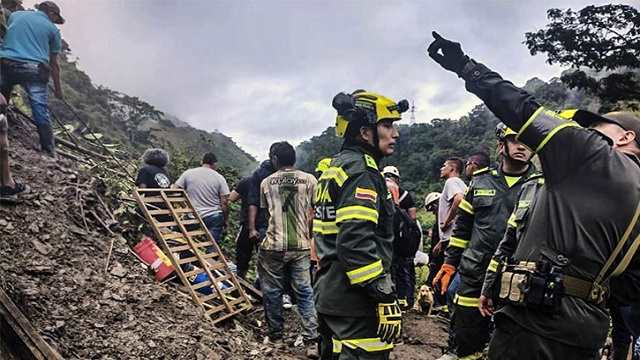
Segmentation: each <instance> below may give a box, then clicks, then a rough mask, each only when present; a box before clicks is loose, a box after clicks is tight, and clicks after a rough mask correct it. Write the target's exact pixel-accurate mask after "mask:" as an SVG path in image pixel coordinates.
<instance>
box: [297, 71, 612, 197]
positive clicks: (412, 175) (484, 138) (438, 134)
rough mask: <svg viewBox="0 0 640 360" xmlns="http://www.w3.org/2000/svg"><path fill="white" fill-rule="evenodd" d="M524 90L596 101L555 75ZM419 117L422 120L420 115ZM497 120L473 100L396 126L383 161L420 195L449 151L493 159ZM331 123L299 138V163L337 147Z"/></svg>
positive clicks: (560, 99) (556, 104)
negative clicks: (462, 109) (460, 108)
mask: <svg viewBox="0 0 640 360" xmlns="http://www.w3.org/2000/svg"><path fill="white" fill-rule="evenodd" d="M525 89H527V90H528V91H529V92H531V93H533V94H534V95H535V97H536V98H537V99H538V100H539V101H540V102H542V103H543V104H544V105H546V106H548V107H549V108H552V109H568V108H582V109H590V110H594V111H595V110H597V109H598V108H599V106H600V102H599V100H598V99H597V98H594V97H591V96H588V95H586V94H585V93H584V92H583V91H580V90H572V89H569V88H567V86H566V85H564V84H563V83H562V82H561V81H560V79H558V78H554V79H552V80H551V81H549V82H544V81H542V80H540V79H538V78H533V79H531V80H529V81H528V82H527V83H526V85H525ZM423 121H424V120H423ZM497 123H498V119H497V118H496V117H495V116H494V115H493V113H491V111H489V110H488V109H487V108H486V107H485V106H484V105H478V106H476V107H475V108H473V109H472V110H471V112H469V114H467V115H466V116H463V117H461V118H459V119H432V120H430V121H427V122H422V123H418V124H414V125H410V126H409V125H400V139H399V141H398V143H397V145H396V153H395V154H394V155H393V156H391V157H390V158H388V159H385V164H393V165H395V166H398V168H399V169H400V172H401V174H402V181H403V186H404V187H406V188H407V189H409V190H412V191H414V192H415V193H416V194H417V195H418V196H420V198H421V197H423V196H424V195H425V194H426V193H427V192H429V191H432V190H438V189H439V188H440V181H439V169H440V167H441V166H442V163H443V161H444V160H445V159H446V158H448V157H451V156H458V157H463V158H464V157H465V156H467V155H469V154H471V153H472V152H474V151H476V150H480V149H484V150H486V151H488V152H489V153H491V154H492V156H494V158H495V154H494V152H495V128H496V125H497ZM340 144H341V139H339V138H338V137H336V136H335V133H334V128H333V127H330V128H328V129H326V130H325V131H324V132H323V133H322V134H321V135H319V136H315V137H313V138H311V139H309V140H308V141H305V142H303V143H302V144H300V146H299V147H298V153H299V160H298V161H299V162H298V164H299V165H300V167H301V168H302V169H304V170H306V171H312V170H313V169H314V168H315V164H316V163H317V161H318V160H319V159H321V158H322V157H324V156H328V155H331V154H333V153H335V152H336V151H337V150H339V149H340Z"/></svg>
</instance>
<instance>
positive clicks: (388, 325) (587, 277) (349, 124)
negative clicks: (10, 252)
mask: <svg viewBox="0 0 640 360" xmlns="http://www.w3.org/2000/svg"><path fill="white" fill-rule="evenodd" d="M21 6H22V2H21V0H2V9H1V10H2V11H1V13H0V36H2V47H1V49H0V75H1V80H0V92H1V93H2V96H3V97H0V113H2V114H0V181H1V183H0V200H1V201H8V202H15V201H16V200H17V196H18V195H19V194H20V193H22V192H24V191H26V190H27V189H28V187H27V186H26V185H24V184H21V183H18V182H16V181H15V180H14V179H13V178H12V176H11V172H10V168H9V156H8V149H9V147H8V141H7V121H6V117H5V116H4V110H5V108H6V100H5V99H7V98H8V97H9V96H10V94H11V91H12V89H13V87H14V86H15V85H21V86H22V87H23V88H24V89H25V91H26V93H27V95H28V97H29V101H30V104H31V108H32V111H33V117H34V121H35V123H36V126H37V130H38V135H39V139H40V149H41V151H42V152H43V154H44V155H45V156H49V157H55V144H54V136H53V131H52V127H51V121H50V118H49V110H48V82H49V79H50V78H51V79H52V80H53V90H54V94H55V96H56V97H58V98H62V96H63V94H62V88H61V85H60V69H59V65H58V60H57V55H58V54H59V53H60V51H61V38H60V31H59V30H58V29H57V27H56V26H55V24H63V23H64V19H63V17H62V16H61V14H60V8H59V7H58V6H57V5H56V4H55V3H53V2H51V1H44V2H42V3H40V4H38V5H37V6H36V9H35V10H34V11H23V9H22V8H21ZM433 36H434V41H433V42H432V43H431V45H430V46H429V48H428V55H429V57H431V58H432V59H433V60H434V61H435V62H436V63H437V64H439V65H440V66H442V67H443V68H444V69H445V70H448V71H451V72H453V73H455V74H456V75H457V76H458V77H460V78H461V79H462V80H463V81H464V82H465V86H466V88H467V90H468V91H470V92H472V93H474V94H475V95H477V96H478V97H479V98H480V99H482V100H483V101H484V103H485V105H486V106H487V107H488V108H489V109H490V110H491V111H492V112H493V113H494V114H495V115H496V116H497V117H498V118H499V119H500V120H501V121H502V123H500V124H499V126H498V128H497V129H496V144H497V147H496V154H497V159H495V161H492V159H491V157H490V155H489V154H488V153H487V152H486V151H478V152H474V153H472V154H470V155H469V156H468V157H467V158H466V161H463V160H462V159H461V158H457V157H451V158H448V159H446V160H445V161H444V163H443V165H442V168H441V169H440V177H441V179H442V180H444V183H443V187H442V190H441V191H440V192H433V193H429V194H428V195H427V196H426V198H425V199H424V202H423V206H424V210H425V211H426V212H429V213H431V214H432V215H433V218H435V222H434V224H433V227H432V228H431V229H425V230H426V231H425V233H427V234H429V237H430V241H429V243H430V247H429V249H430V257H429V275H428V277H427V279H426V283H427V284H428V285H431V286H433V291H434V297H435V299H434V301H435V303H436V305H437V306H439V307H440V308H441V309H444V312H445V313H448V314H450V322H449V334H448V335H449V340H448V347H447V352H446V353H445V354H443V356H442V357H441V360H445V359H465V360H474V359H480V358H483V357H484V356H488V358H489V359H500V360H503V359H560V358H562V359H580V360H582V359H596V358H598V357H599V356H600V354H601V352H602V349H603V348H604V347H605V340H606V339H607V336H608V334H609V328H610V321H611V322H612V331H611V338H612V340H613V343H612V345H611V346H610V355H609V356H610V357H609V358H610V359H626V358H627V355H628V354H629V351H630V350H629V349H630V347H631V344H632V343H633V342H634V341H635V340H634V339H637V337H638V336H639V332H640V304H639V303H640V258H639V257H638V256H635V255H636V254H635V253H636V250H637V248H638V247H640V160H639V159H638V157H639V156H640V119H638V117H637V116H635V115H634V114H633V113H630V112H613V113H608V114H604V115H599V114H595V113H592V112H588V111H584V110H577V111H576V110H573V111H552V110H550V109H546V108H544V107H543V106H541V105H540V104H539V103H538V102H537V101H536V100H535V98H534V97H533V96H532V95H530V94H528V93H527V92H526V91H524V90H522V89H520V88H517V87H516V86H514V85H513V84H512V83H511V82H509V81H506V80H504V79H503V78H502V77H501V76H500V75H499V74H498V73H496V72H494V71H492V70H490V69H489V68H488V67H486V66H485V65H483V64H481V63H479V62H476V61H475V60H473V59H471V58H470V57H469V56H467V55H466V54H465V53H464V52H463V51H462V47H461V45H460V44H459V43H456V42H453V41H450V40H447V39H444V38H442V37H441V36H440V35H438V34H437V33H435V32H434V33H433ZM332 105H333V108H334V109H335V110H336V111H337V117H336V135H337V136H339V137H340V138H342V139H343V143H342V145H341V147H340V148H336V149H334V151H333V153H331V154H326V156H327V157H326V158H324V159H322V160H321V161H320V162H319V163H318V166H317V168H316V171H315V174H310V173H306V172H304V171H301V170H299V169H297V168H296V167H295V164H296V152H295V149H294V147H293V146H292V145H291V144H289V143H288V142H286V141H282V142H276V143H274V144H272V145H271V147H270V149H269V154H268V157H269V159H268V160H266V161H264V162H262V163H261V164H260V166H259V167H258V168H257V169H256V170H255V171H254V172H253V173H252V174H251V175H249V176H247V177H245V178H243V179H241V180H240V181H239V182H238V184H236V186H235V188H233V189H230V188H229V186H228V184H227V180H226V179H225V178H224V176H223V175H222V174H221V173H220V172H218V160H217V158H216V155H215V154H214V153H211V152H209V153H205V154H203V156H202V160H201V164H200V166H199V167H195V168H192V169H188V170H186V171H185V172H184V173H183V174H182V175H180V177H179V178H178V179H176V180H175V181H174V180H172V179H171V178H170V176H169V174H168V171H167V165H168V164H169V161H170V159H169V155H168V154H167V152H166V151H164V150H162V149H149V150H147V151H146V152H145V153H144V154H143V157H142V158H143V165H142V166H141V167H140V169H139V172H138V176H137V179H136V185H137V186H138V187H141V188H170V187H172V186H173V187H176V188H182V189H184V190H185V191H186V193H187V194H188V195H189V198H190V199H191V201H192V203H193V204H194V207H195V209H196V211H197V213H198V215H199V216H200V217H201V218H202V220H203V222H204V224H205V225H206V227H207V229H208V231H209V232H210V233H211V235H212V237H213V238H214V240H216V241H218V242H220V241H223V239H224V237H225V236H224V234H225V232H226V229H227V224H228V221H229V204H230V203H233V202H240V204H241V205H240V214H239V223H240V229H239V231H238V233H237V236H236V237H235V267H234V271H235V272H236V274H237V276H239V277H241V278H247V275H248V273H249V272H250V270H251V264H252V259H253V258H254V254H256V256H255V262H256V269H257V281H256V285H258V286H259V287H260V288H261V290H262V292H263V305H264V313H265V318H266V324H267V327H268V336H267V337H266V339H265V342H268V343H274V342H279V341H282V339H283V338H284V334H285V330H284V323H285V321H284V316H283V308H286V307H290V305H291V303H295V304H296V309H297V313H298V314H299V319H300V320H299V326H300V327H301V328H302V331H301V333H300V336H299V337H300V343H301V344H304V345H305V346H306V353H307V356H308V357H310V358H318V357H320V358H322V359H342V360H344V359H388V358H389V354H390V352H391V351H392V350H393V347H394V344H395V343H397V342H398V341H400V338H401V333H402V321H403V314H404V313H405V312H406V311H409V309H411V308H412V307H413V305H414V302H415V301H416V300H415V295H416V282H417V280H416V273H415V262H416V259H415V257H416V254H417V253H419V252H421V251H422V250H424V248H425V247H424V245H423V244H424V241H423V240H426V239H423V237H422V234H423V231H422V229H421V225H420V223H419V222H418V220H417V210H418V209H417V206H416V202H415V201H414V199H413V197H412V195H411V194H410V193H409V192H408V191H407V190H406V189H405V188H404V187H403V186H402V181H401V170H402V169H400V168H398V167H397V166H393V165H387V166H385V167H382V166H381V165H382V164H388V159H385V158H386V157H388V156H390V155H392V154H393V153H394V150H395V145H396V141H397V139H398V137H399V133H398V130H397V128H396V126H395V124H394V123H395V122H396V121H399V120H401V114H402V113H403V112H405V111H407V110H408V108H409V105H408V102H407V101H406V100H402V101H399V102H396V101H394V100H392V99H390V98H388V97H385V96H383V95H380V94H377V93H372V92H368V91H365V90H356V91H354V92H351V93H339V94H337V95H336V96H335V97H334V99H333V103H332ZM535 155H537V156H538V159H539V164H540V165H541V166H540V167H539V168H537V167H536V166H535V165H534V163H533V161H532V158H533V157H534V156H535ZM462 177H464V178H466V180H467V183H465V181H464V180H463V178H462ZM420 285H421V284H420Z"/></svg>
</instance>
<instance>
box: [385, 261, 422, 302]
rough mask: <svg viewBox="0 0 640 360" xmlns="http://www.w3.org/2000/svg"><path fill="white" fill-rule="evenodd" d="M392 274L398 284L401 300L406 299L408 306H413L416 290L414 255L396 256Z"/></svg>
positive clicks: (397, 288)
mask: <svg viewBox="0 0 640 360" xmlns="http://www.w3.org/2000/svg"><path fill="white" fill-rule="evenodd" d="M391 276H392V278H393V282H394V284H395V285H396V293H397V294H398V299H399V300H406V301H407V306H408V308H409V309H410V308H412V307H413V303H414V301H415V299H414V298H415V292H416V268H415V267H414V265H413V257H410V258H409V257H401V258H394V259H393V261H392V263H391Z"/></svg>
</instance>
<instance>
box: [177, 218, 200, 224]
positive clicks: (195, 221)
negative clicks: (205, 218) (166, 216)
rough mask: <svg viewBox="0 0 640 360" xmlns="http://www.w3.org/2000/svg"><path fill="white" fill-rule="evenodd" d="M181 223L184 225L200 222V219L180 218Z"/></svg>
mask: <svg viewBox="0 0 640 360" xmlns="http://www.w3.org/2000/svg"><path fill="white" fill-rule="evenodd" d="M180 223H181V224H182V225H193V224H200V220H198V219H189V220H180Z"/></svg>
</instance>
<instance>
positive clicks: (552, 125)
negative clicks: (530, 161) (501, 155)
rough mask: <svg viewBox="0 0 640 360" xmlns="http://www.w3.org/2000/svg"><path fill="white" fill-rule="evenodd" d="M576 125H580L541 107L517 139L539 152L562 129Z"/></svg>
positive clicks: (524, 126) (523, 127)
mask: <svg viewBox="0 0 640 360" xmlns="http://www.w3.org/2000/svg"><path fill="white" fill-rule="evenodd" d="M574 126H578V127H579V125H578V124H576V123H575V122H573V121H569V120H566V119H563V118H561V117H560V116H558V114H556V113H555V112H553V111H550V110H546V109H545V108H544V107H540V108H538V110H536V112H534V113H533V115H531V117H530V118H529V119H528V120H527V122H525V124H524V125H523V126H522V128H521V129H520V131H519V132H518V135H517V136H516V139H518V140H519V141H521V142H523V143H524V144H525V145H527V146H528V147H530V148H531V149H535V152H539V151H541V150H542V149H543V148H544V146H545V145H546V144H547V143H548V142H549V140H551V139H552V138H553V137H554V136H555V135H556V134H557V133H558V132H559V131H560V130H562V129H565V128H568V127H574Z"/></svg>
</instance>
